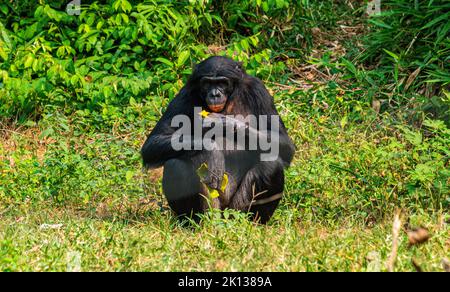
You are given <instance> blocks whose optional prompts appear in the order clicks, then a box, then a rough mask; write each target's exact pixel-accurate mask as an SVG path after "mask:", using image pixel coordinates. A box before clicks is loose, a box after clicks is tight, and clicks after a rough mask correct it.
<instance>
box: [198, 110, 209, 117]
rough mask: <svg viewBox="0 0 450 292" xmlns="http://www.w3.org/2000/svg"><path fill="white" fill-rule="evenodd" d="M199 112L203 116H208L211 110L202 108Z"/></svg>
mask: <svg viewBox="0 0 450 292" xmlns="http://www.w3.org/2000/svg"><path fill="white" fill-rule="evenodd" d="M198 114H199V115H201V116H202V117H204V118H206V117H207V116H208V115H209V114H210V112H207V111H205V110H202V111H201V112H199V113H198Z"/></svg>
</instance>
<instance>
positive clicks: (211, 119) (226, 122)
mask: <svg viewBox="0 0 450 292" xmlns="http://www.w3.org/2000/svg"><path fill="white" fill-rule="evenodd" d="M204 121H205V122H206V123H207V124H212V123H222V125H223V127H224V128H232V129H233V130H234V131H237V130H238V129H246V128H248V125H247V124H246V123H245V122H243V121H241V120H238V119H235V118H232V117H231V116H226V115H223V114H220V113H210V114H208V116H206V117H205V119H204Z"/></svg>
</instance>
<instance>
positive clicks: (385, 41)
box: [361, 0, 450, 106]
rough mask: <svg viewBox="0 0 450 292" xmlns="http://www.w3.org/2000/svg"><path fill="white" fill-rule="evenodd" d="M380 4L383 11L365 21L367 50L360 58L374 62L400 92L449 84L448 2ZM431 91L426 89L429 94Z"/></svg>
mask: <svg viewBox="0 0 450 292" xmlns="http://www.w3.org/2000/svg"><path fill="white" fill-rule="evenodd" d="M382 5H383V12H382V13H381V14H378V15H374V16H372V17H370V18H369V20H368V22H369V25H370V31H369V34H368V35H367V36H366V37H365V39H364V42H365V49H366V50H365V51H364V52H363V54H362V55H361V59H362V60H366V61H368V62H370V63H372V64H373V63H376V64H377V65H378V68H379V69H378V73H379V74H382V76H383V77H381V78H379V79H380V80H381V81H384V82H388V83H393V82H395V85H394V86H395V90H396V91H399V92H403V91H408V90H409V91H414V90H417V89H418V88H420V87H421V86H423V85H428V88H432V86H431V85H435V86H434V88H436V87H437V88H439V87H441V88H443V87H445V86H448V85H449V84H450V73H449V72H450V65H449V64H450V62H449V60H450V38H449V35H450V23H449V21H448V19H449V17H450V3H449V2H448V1H445V0H441V1H428V0H421V1H409V0H390V1H383V3H382ZM438 91H441V90H438ZM441 93H442V92H441ZM433 94H434V92H433V91H432V90H431V89H429V95H430V96H432V95H433ZM441 105H442V103H441ZM447 106H448V104H447Z"/></svg>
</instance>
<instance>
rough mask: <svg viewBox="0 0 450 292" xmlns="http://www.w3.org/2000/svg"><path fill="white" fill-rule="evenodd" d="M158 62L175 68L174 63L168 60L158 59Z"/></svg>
mask: <svg viewBox="0 0 450 292" xmlns="http://www.w3.org/2000/svg"><path fill="white" fill-rule="evenodd" d="M156 61H158V62H161V63H164V64H166V65H167V66H169V67H174V66H173V63H172V62H170V61H169V60H167V59H166V58H161V57H160V58H156Z"/></svg>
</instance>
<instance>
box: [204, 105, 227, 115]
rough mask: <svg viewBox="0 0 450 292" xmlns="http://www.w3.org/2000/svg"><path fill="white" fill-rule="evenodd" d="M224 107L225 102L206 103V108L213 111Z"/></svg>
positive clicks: (218, 110) (216, 111)
mask: <svg viewBox="0 0 450 292" xmlns="http://www.w3.org/2000/svg"><path fill="white" fill-rule="evenodd" d="M224 107H225V103H220V104H208V108H209V109H210V110H211V111H213V112H215V113H218V112H221V111H222V110H223V108H224Z"/></svg>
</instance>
